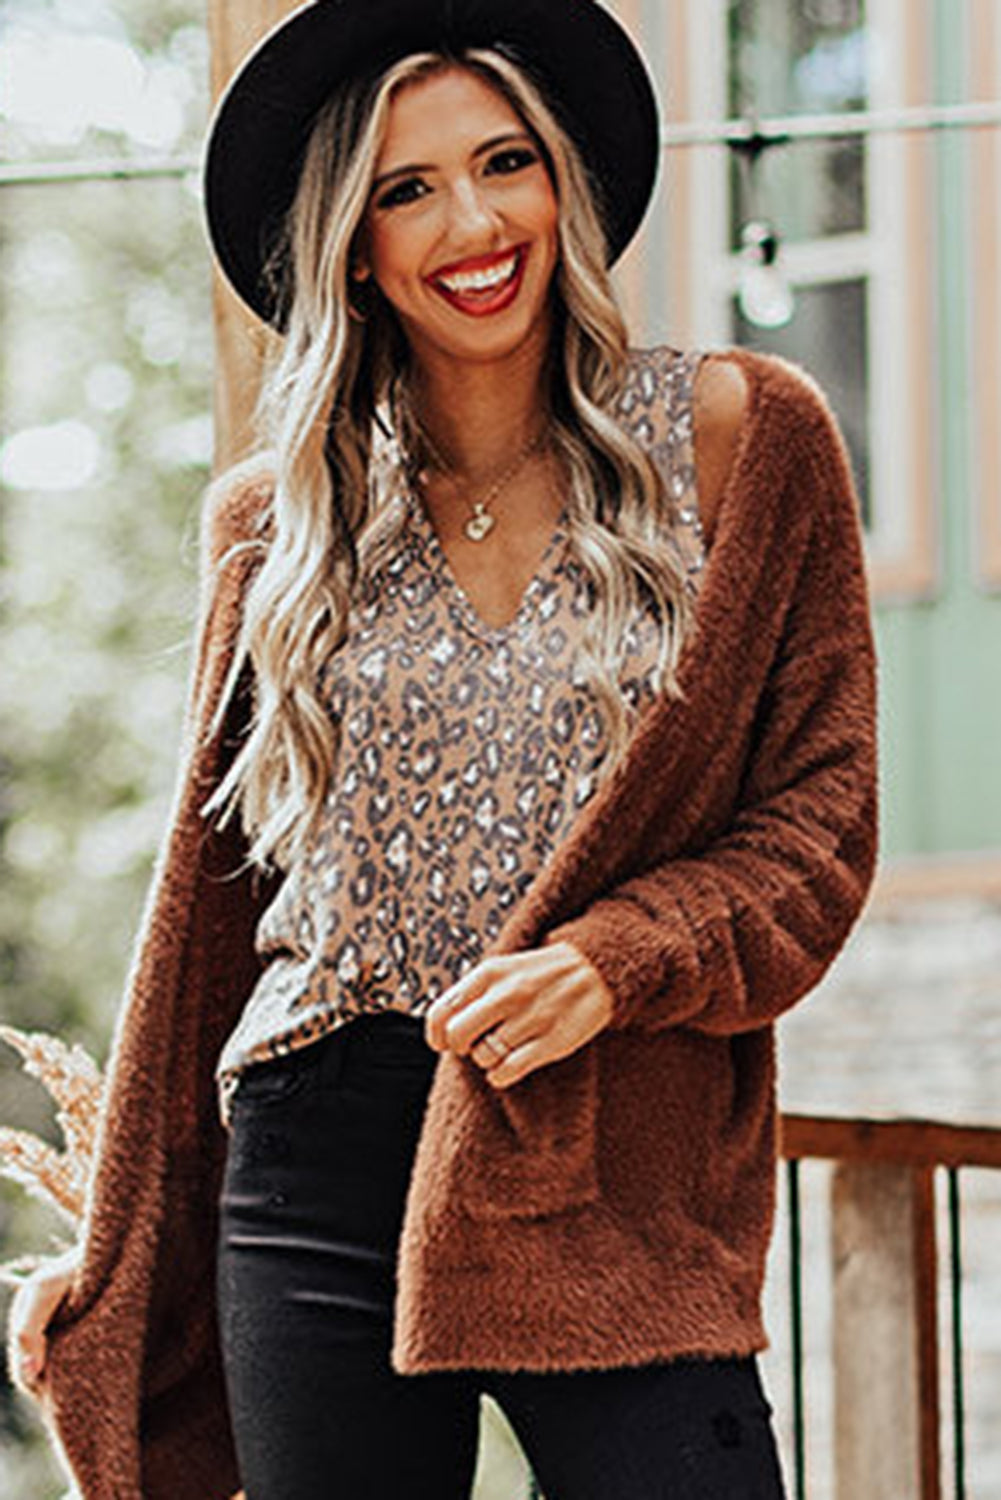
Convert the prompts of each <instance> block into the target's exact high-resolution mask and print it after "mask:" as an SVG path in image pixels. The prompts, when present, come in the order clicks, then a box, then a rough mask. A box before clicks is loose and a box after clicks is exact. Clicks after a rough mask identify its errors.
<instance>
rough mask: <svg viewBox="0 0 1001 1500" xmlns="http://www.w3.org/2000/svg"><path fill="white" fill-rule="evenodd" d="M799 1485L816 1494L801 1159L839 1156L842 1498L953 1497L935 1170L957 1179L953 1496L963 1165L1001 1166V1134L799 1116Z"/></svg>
mask: <svg viewBox="0 0 1001 1500" xmlns="http://www.w3.org/2000/svg"><path fill="white" fill-rule="evenodd" d="M782 1154H783V1156H784V1158H785V1162H786V1171H787V1174H788V1177H787V1185H788V1209H789V1212H788V1221H789V1235H790V1244H789V1252H790V1260H789V1264H790V1275H789V1287H790V1302H791V1308H790V1317H791V1331H792V1338H791V1348H792V1362H793V1408H794V1410H793V1424H794V1455H793V1458H794V1475H793V1480H794V1484H795V1490H794V1494H795V1497H796V1500H807V1477H806V1463H805V1436H806V1413H805V1402H804V1396H803V1384H804V1383H803V1319H804V1308H803V1276H802V1222H801V1214H800V1167H801V1163H803V1162H804V1161H808V1160H826V1161H829V1162H833V1163H834V1164H835V1165H834V1172H833V1176H832V1181H831V1205H830V1206H831V1239H832V1246H831V1248H832V1267H833V1278H834V1286H833V1351H832V1358H833V1372H832V1373H833V1382H834V1472H835V1494H836V1500H859V1497H860V1496H865V1500H899V1497H901V1496H908V1497H913V1500H941V1497H942V1478H943V1475H942V1441H941V1433H942V1427H943V1421H942V1416H943V1387H944V1385H945V1383H946V1381H945V1378H944V1375H943V1371H942V1369H941V1361H940V1359H939V1311H940V1309H939V1259H940V1253H941V1247H940V1245H939V1238H940V1235H939V1229H938V1218H939V1215H938V1212H937V1207H936V1176H937V1174H940V1173H941V1174H944V1176H945V1188H946V1195H947V1197H946V1204H947V1220H948V1232H947V1235H946V1238H947V1240H948V1245H947V1247H946V1250H945V1253H946V1254H947V1255H948V1271H949V1277H948V1279H949V1288H950V1290H949V1301H950V1306H949V1309H948V1316H949V1323H948V1326H949V1342H950V1344H951V1359H950V1361H949V1371H948V1383H949V1386H950V1387H951V1389H950V1393H949V1399H950V1401H951V1409H952V1432H953V1441H952V1468H953V1479H952V1487H951V1493H952V1495H953V1496H954V1497H955V1500H966V1495H967V1488H966V1420H965V1419H966V1410H965V1399H964V1384H963V1302H962V1295H963V1257H962V1233H961V1230H962V1218H961V1206H962V1205H961V1173H962V1171H963V1169H964V1168H970V1167H987V1168H995V1169H997V1168H1001V1129H988V1128H975V1127H958V1126H951V1125H940V1124H935V1123H933V1122H931V1121H927V1120H894V1121H876V1120H852V1119H820V1118H814V1117H811V1116H806V1115H786V1116H784V1117H783V1121H782Z"/></svg>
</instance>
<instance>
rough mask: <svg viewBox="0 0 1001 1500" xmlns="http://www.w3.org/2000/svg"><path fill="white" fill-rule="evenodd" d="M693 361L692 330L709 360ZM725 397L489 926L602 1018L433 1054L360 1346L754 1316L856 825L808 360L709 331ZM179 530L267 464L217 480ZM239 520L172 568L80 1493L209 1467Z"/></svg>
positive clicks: (667, 1338) (862, 812)
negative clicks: (567, 814)
mask: <svg viewBox="0 0 1001 1500" xmlns="http://www.w3.org/2000/svg"><path fill="white" fill-rule="evenodd" d="M716 357H719V356H716ZM724 357H726V358H730V359H733V360H734V361H736V362H737V364H738V365H739V367H740V368H741V369H742V370H743V372H744V375H745V377H746V379H747V382H748V386H749V403H748V408H747V412H746V415H745V418H744V422H743V429H742V432H741V434H740V438H739V444H738V449H737V455H736V458H735V461H734V465H733V468H732V470H731V473H730V475H729V478H728V481H727V484H726V488H725V490H724V493H723V496H722V499H721V502H720V507H719V511H718V519H717V527H716V535H715V540H714V545H713V549H712V553H711V556H710V561H709V566H708V569H707V572H706V576H705V579H704V581H703V585H702V594H701V599H700V604H699V622H700V629H699V631H698V632H697V634H696V636H695V637H694V638H693V640H692V643H691V644H690V646H688V647H687V648H686V653H685V656H684V659H683V662H682V670H681V678H682V684H683V687H684V691H685V698H684V700H683V701H682V702H680V703H679V702H675V701H669V700H667V699H666V698H665V699H663V700H661V701H658V702H657V703H656V704H654V705H653V706H652V707H651V708H650V710H649V711H648V712H647V713H646V714H645V715H644V717H643V718H642V719H641V721H640V723H639V725H638V726H637V728H636V731H635V733H634V736H633V739H632V741H631V743H630V748H629V751H628V754H627V755H626V757H625V759H624V760H623V761H622V762H621V764H620V765H619V767H618V768H617V769H616V771H615V772H614V774H613V775H612V776H611V777H610V778H609V779H608V781H607V782H606V783H605V784H604V785H603V786H602V787H601V788H600V789H599V791H598V793H597V794H596V796H595V797H594V798H593V799H592V801H591V802H590V803H588V804H587V805H586V806H585V808H584V809H583V810H582V813H581V814H580V816H579V818H578V820H577V823H576V824H575V826H574V829H573V831H572V833H571V835H570V837H569V838H568V839H567V841H566V842H565V843H564V844H563V845H562V846H561V847H560V848H559V850H558V851H557V852H556V854H555V856H554V857H553V858H552V860H551V861H550V862H549V863H548V864H547V865H546V866H545V868H544V869H543V870H542V871H541V872H540V874H539V876H538V877H537V879H536V881H535V883H534V884H533V885H532V886H531V888H530V889H529V890H528V891H527V892H526V893H525V895H524V896H523V898H522V900H521V901H520V903H519V904H518V905H517V907H516V908H515V909H514V910H513V911H512V912H511V913H510V917H509V920H508V922H507V925H506V927H505V929H504V931H503V932H502V933H501V935H500V936H499V937H498V939H497V940H496V942H495V943H494V944H493V947H492V950H491V951H494V952H498V953H500V952H511V951H514V950H516V949H522V948H528V947H532V946H537V945H538V944H539V943H540V942H541V941H542V940H543V938H544V937H545V936H546V935H547V934H550V933H555V934H556V935H557V936H560V937H565V938H567V939H569V940H570V941H572V942H573V943H574V944H575V945H576V946H577V947H578V948H579V949H580V950H581V951H582V952H583V953H584V954H585V955H586V956H587V957H588V958H589V959H590V960H591V961H592V962H593V963H594V964H595V966H596V967H597V969H598V970H599V972H600V973H601V974H602V976H603V977H604V978H605V980H606V981H607V983H608V984H609V986H610V988H611V990H612V992H613V994H614V995H615V1002H616V1003H615V1013H614V1017H613V1021H612V1024H611V1026H610V1027H609V1028H608V1029H607V1030H606V1031H604V1032H603V1033H602V1034H601V1035H600V1036H599V1037H597V1038H596V1039H595V1040H594V1041H593V1042H591V1043H590V1044H588V1045H587V1046H586V1047H584V1048H582V1049H581V1050H579V1051H578V1052H577V1053H575V1054H574V1055H573V1056H571V1057H569V1058H566V1059H564V1060H562V1061H560V1062H557V1063H555V1064H552V1065H550V1066H548V1067H546V1068H543V1069H540V1070H539V1071H538V1072H536V1073H535V1074H533V1075H531V1076H530V1077H529V1078H527V1079H526V1080H524V1081H523V1082H522V1083H521V1084H519V1085H518V1086H517V1087H515V1088H513V1089H512V1090H510V1091H506V1092H500V1093H498V1092H497V1091H495V1090H494V1089H492V1088H491V1087H490V1085H489V1084H487V1083H486V1082H485V1081H484V1079H483V1076H482V1074H481V1072H480V1070H479V1069H478V1068H477V1067H475V1065H473V1064H472V1063H471V1062H470V1061H469V1060H468V1059H465V1058H457V1057H455V1056H454V1055H452V1054H445V1055H443V1056H442V1057H441V1058H440V1059H439V1063H438V1066H437V1071H436V1075H435V1079H434V1083H433V1086H432V1091H431V1095H430V1099H429V1103H428V1109H427V1114H426V1117H425V1121H424V1125H423V1130H422V1134H421V1137H420V1142H419V1146H418V1150H417V1157H416V1162H415V1166H414V1173H413V1179H412V1183H411V1188H410V1192H409V1195H408V1199H407V1207H406V1216H405V1224H404V1230H403V1238H402V1244H401V1250H400V1258H399V1296H398V1304H397V1311H396V1322H395V1345H394V1351H393V1360H394V1364H395V1367H396V1368H397V1369H398V1370H399V1371H400V1372H402V1373H404V1374H416V1373H418V1372H422V1371H430V1370H442V1369H451V1368H460V1367H489V1368H497V1369H508V1370H517V1369H532V1370H568V1369H574V1368H596V1367H608V1366H617V1365H634V1364H640V1363H643V1362H647V1361H652V1360H664V1359H670V1358H672V1357H675V1356H678V1355H682V1354H696V1355H707V1356H708V1355H733V1354H747V1353H750V1352H753V1351H756V1350H759V1349H761V1348H763V1347H764V1346H765V1344H766V1342H767V1341H766V1337H765V1333H764V1330H763V1327H762V1323H761V1317H760V1292H761V1286H762V1280H763V1275H764V1267H765V1256H766V1251H767V1247H768V1242H769V1238H770V1234H771V1227H772V1214H773V1202H774V1178H775V1159H776V1105H775V1062H774V1029H773V1023H774V1022H775V1020H776V1019H777V1017H778V1016H780V1015H781V1014H782V1012H783V1011H786V1010H788V1008H789V1007H790V1006H791V1005H792V1004H793V1003H794V1002H795V1001H797V1000H798V999H799V998H800V997H802V996H803V995H805V994H806V993H807V992H808V991H809V990H810V989H811V988H812V987H813V986H814V985H815V984H816V983H817V981H818V980H819V979H820V977H821V975H822V974H823V973H824V971H825V969H826V968H827V966H828V965H829V964H830V962H831V960H832V959H833V958H834V956H835V954H836V953H837V951H838V950H839V948H840V947H841V945H842V943H843V941H844V939H845V937H846V936H847V934H848V932H849V929H850V928H851V926H852V924H853V922H854V920H855V919H856V917H857V915H858V913H859V911H860V909H861V907H862V905H863V902H864V899H865V896H866V893H867V890H868V888H869V884H870V881H871V878H872V873H873V866H874V859H875V844H876V753H875V702H874V700H875V683H874V677H875V673H874V653H873V642H872V634H871V628H870V619H869V606H868V598H867V590H866V582H865V569H864V561H863V553H862V546H861V535H860V526H859V519H858V510H857V502H856V498H855V494H854V492H853V487H852V482H851V477H850V471H849V467H848V463H847V459H846V454H845V450H844V445H843V442H842V439H841V437H840V434H839V433H838V430H837V427H836V424H835V421H834V419H833V417H832V415H831V413H830V410H829V408H828V406H827V404H826V402H825V400H824V398H823V396H822V395H821V394H820V393H819V392H818V390H817V389H816V387H815V386H814V385H813V384H812V382H810V381H809V380H808V379H807V378H806V377H804V376H803V374H802V373H801V372H800V371H798V370H797V369H795V368H794V367H793V366H790V365H787V364H785V363H783V362H780V361H778V360H776V359H773V358H769V357H765V356H761V355H754V354H750V353H747V352H744V351H739V350H733V351H727V352H726V354H725V356H724ZM211 494H212V496H213V498H214V502H215V503H214V504H213V505H211V506H210V507H207V510H206V520H205V525H204V549H205V550H204V555H205V556H206V557H207V558H208V559H209V560H211V561H212V562H213V564H214V563H216V562H218V560H219V559H220V557H221V556H222V555H223V553H224V552H226V550H227V549H228V547H229V546H230V545H231V543H232V542H233V541H234V540H237V539H239V538H240V537H246V536H247V535H249V534H250V533H251V532H252V531H253V529H254V526H255V523H256V521H257V519H258V518H259V516H260V513H261V508H262V506H263V505H266V503H267V486H266V484H262V483H260V482H258V483H257V484H254V483H253V482H250V481H248V480H246V479H244V480H242V481H240V482H236V483H231V484H229V485H222V486H218V485H217V486H216V487H215V488H214V490H213V491H212V492H211ZM251 566H252V563H251V560H250V555H249V553H247V552H244V553H243V554H241V555H239V556H238V557H237V558H236V560H234V561H233V562H231V563H229V564H228V565H227V567H226V568H225V570H222V571H221V572H219V573H218V575H217V576H216V575H215V574H214V573H213V571H212V570H210V569H206V571H205V574H204V577H205V579H206V582H205V588H204V595H203V605H202V611H201V621H200V627H199V635H198V639H197V649H196V658H195V666H194V677H193V682H192V689H191V696H190V703H189V710H188V715H187V719H186V725H185V738H184V746H183V754H182V759H181V767H180V772H179V778H178V784H177V791H176V795H175V800H174V805H173V810H172V815H171V818H170V824H169V828H168V831H167V835H166V837H165V839H164V843H163V847H162V849H161V852H160V855H159V858H158V861H157V866H156V870H155V873H154V878H153V882H152V886H151V889H150V894H149V898H148V901H147V907H146V911H145V915H144V918H143V922H142V926H141V931H140V934H139V939H138V943H137V948H136V953H135V956H134V959H133V963H132V968H131V974H130V978H129V983H128V992H127V998H126V1002H125V1004H124V1005H123V1007H122V1010H121V1012H120V1017H119V1021H118V1025H117V1029H116V1033H115V1037H114V1040H113V1046H112V1058H111V1064H110V1067H109V1086H108V1100H107V1108H106V1110H105V1112H104V1116H103V1126H102V1135H101V1141H100V1147H99V1153H98V1162H97V1168H96V1171H95V1174H94V1179H93V1183H92V1191H91V1203H90V1211H89V1214H88V1221H87V1226H86V1239H85V1255H84V1258H83V1263H82V1267H81V1271H80V1273H79V1275H78V1277H77V1280H76V1282H75V1283H74V1285H73V1287H72V1289H71V1291H70V1294H69V1296H68V1298H67V1299H66V1300H65V1301H64V1303H63V1305H62V1307H61V1309H60V1311H59V1313H58V1314H57V1319H56V1321H55V1323H54V1325H53V1327H52V1330H51V1342H50V1351H49V1360H48V1367H47V1379H46V1383H45V1389H44V1397H43V1410H44V1411H45V1414H46V1416H47V1419H48V1420H49V1422H50V1424H51V1426H52V1429H53V1432H54V1434H55V1435H56V1438H57V1441H58V1442H59V1444H60V1446H61V1449H62V1451H63V1453H64V1456H65V1458H66V1461H67V1463H68V1464H69V1465H70V1466H71V1468H72V1471H73V1473H74V1475H75V1476H76V1478H77V1480H78V1483H79V1486H80V1490H81V1493H82V1495H83V1496H84V1497H85V1500H139V1497H143V1500H227V1497H229V1496H231V1495H232V1493H233V1491H234V1490H236V1489H237V1488H238V1477H237V1471H236V1465H235V1459H234V1454H233V1446H232V1439H231V1435H230V1431H229V1425H228V1417H227V1411H226V1404H225V1394H224V1388H223V1384H222V1379H221V1370H220V1360H219V1351H218V1346H217V1340H216V1332H215V1306H214V1255H215V1232H216V1222H217V1211H216V1202H217V1194H218V1191H219V1184H220V1174H221V1169H222V1164H223V1160H224V1152H225V1136H224V1134H223V1131H222V1129H221V1127H220V1125H219V1123H218V1119H217V1114H216V1099H215V1089H214V1081H213V1066H214V1063H215V1060H216V1057H217V1055H218V1052H219V1049H220V1047H221V1045H222V1043H223V1040H224V1038H225V1037H226V1035H227V1033H228V1032H229V1030H230V1028H231V1027H232V1026H233V1025H234V1024H235V1021H236V1019H237V1016H238V1014H239V1011H240V1009H241V1007H242V1005H243V1003H244V1001H245V999H246V996H247V995H248V994H249V992H250V989H251V987H252V985H253V984H254V981H255V979H256V977H257V972H258V970H257V959H256V957H255V953H254V947H253V936H254V928H255V924H256V922H257V919H258V917H259V916H260V914H261V912H262V910H263V909H264V906H265V905H266V904H267V902H268V901H269V900H270V899H271V897H272V896H273V894H274V886H273V884H272V883H271V882H268V881H264V880H262V879H261V878H260V877H259V876H257V877H255V876H253V875H250V874H247V873H241V874H235V873H234V872H236V871H237V869H238V867H239V866H240V865H241V861H242V854H243V846H242V844H241V841H240V837H239V832H238V830H230V831H227V832H226V833H224V834H222V833H220V832H219V831H218V830H216V829H213V828H210V827H209V826H208V825H207V824H206V822H205V821H204V820H203V819H202V818H200V816H199V813H198V808H199V806H200V804H201V803H202V802H203V801H204V799H205V798H206V796H207V795H208V793H209V791H210V789H211V788H212V787H213V785H215V784H216V783H217V780H218V777H219V775H220V770H221V767H222V766H223V764H224V763H225V759H226V756H227V754H229V753H231V751H232V746H233V741H234V737H235V736H236V735H237V734H238V733H239V730H240V722H239V720H240V719H241V718H242V717H243V716H244V715H245V713H246V705H247V698H246V694H243V695H242V699H241V700H240V701H239V702H238V704H237V706H236V708H235V710H234V713H233V714H232V715H231V721H230V723H229V724H228V725H227V726H226V728H225V730H224V732H223V734H222V735H220V736H216V737H215V738H209V737H207V735H206V733H205V729H206V725H207V724H208V722H209V720H210V718H211V714H212V709H213V705H214V704H215V703H216V702H217V701H218V695H219V692H220V687H221V685H222V682H223V680H224V677H225V673H226V669H227V665H228V663H229V661H230V659H231V653H232V649H233V643H234V638H235V630H236V626H237V622H238V618H239V611H240V603H241V595H242V590H243V589H244V587H245V585H246V581H247V577H248V574H249V571H250V568H251Z"/></svg>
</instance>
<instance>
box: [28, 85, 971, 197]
mask: <svg viewBox="0 0 1001 1500" xmlns="http://www.w3.org/2000/svg"><path fill="white" fill-rule="evenodd" d="M998 126H1001V101H999V100H988V101H985V102H982V103H977V104H945V105H940V106H935V107H931V108H924V107H920V108H919V107H915V108H907V109H883V110H854V111H845V112H843V113H841V114H814V115H778V116H775V117H773V118H768V119H760V120H759V119H756V118H754V117H753V116H747V117H744V118H742V119H734V120H724V121H722V122H708V121H704V122H702V123H698V122H695V123H692V124H690V125H665V126H664V127H663V129H662V131H661V143H662V145H663V147H664V149H665V150H673V149H676V148H678V147H684V146H733V147H737V148H743V150H744V151H745V152H746V151H748V150H750V151H757V152H759V153H760V152H761V151H763V150H765V149H766V148H767V147H769V146H786V145H790V144H792V143H793V142H795V141H820V140H835V139H838V138H841V139H847V138H851V137H853V136H870V135H881V134H893V133H900V132H915V131H937V130H978V129H992V128H997V127H998ZM199 171H200V162H199V161H198V159H197V158H196V157H193V156H191V157H166V158H152V157H135V158H129V159H125V160H120V159H115V158H103V159H102V158H98V159H96V160H94V159H92V160H89V161H87V160H83V161H29V162H0V188H3V187H22V186H38V185H40V184H44V183H50V182H85V181H90V180H106V179H112V180H118V181H127V180H129V179H133V178H155V177H187V176H190V175H192V174H196V173H198V172H199Z"/></svg>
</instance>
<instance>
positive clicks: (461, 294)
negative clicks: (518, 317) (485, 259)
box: [429, 245, 527, 312]
mask: <svg viewBox="0 0 1001 1500" xmlns="http://www.w3.org/2000/svg"><path fill="white" fill-rule="evenodd" d="M526 259H527V250H526V248H525V246H523V245H522V246H519V247H518V248H517V249H515V250H512V251H511V252H510V253H509V254H508V255H505V256H504V257H503V258H502V259H498V260H495V261H494V262H493V263H492V264H490V265H485V266H484V265H481V266H476V267H475V268H474V267H470V269H469V270H466V271H462V270H458V269H457V270H454V271H448V272H439V273H438V275H436V276H432V277H429V281H430V284H431V285H432V286H433V287H434V288H435V290H436V291H438V292H440V293H441V294H442V295H443V296H444V297H445V298H446V300H447V301H448V302H450V303H451V304H452V306H453V307H458V308H460V309H461V310H462V311H464V312H494V311H499V310H500V309H501V308H503V307H506V306H508V305H509V304H510V302H512V301H513V300H514V298H515V297H516V296H517V293H518V290H519V288H520V286H521V281H522V275H523V272H524V268H525V261H526Z"/></svg>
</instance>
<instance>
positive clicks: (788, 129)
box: [661, 99, 1001, 151]
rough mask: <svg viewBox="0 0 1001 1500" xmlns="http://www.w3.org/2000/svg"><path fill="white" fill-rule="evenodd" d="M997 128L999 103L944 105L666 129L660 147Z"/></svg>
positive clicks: (1000, 115) (748, 144)
mask: <svg viewBox="0 0 1001 1500" xmlns="http://www.w3.org/2000/svg"><path fill="white" fill-rule="evenodd" d="M999 125H1001V100H997V99H991V100H986V101H984V102H981V103H977V104H943V105H937V106H914V107H908V108H902V109H870V110H844V111H842V112H841V113H840V114H813V115H810V114H804V115H776V116H774V117H770V118H766V119H757V118H755V117H754V116H745V117H744V118H741V119H734V120H724V121H723V122H722V123H719V122H716V123H713V122H708V121H706V122H702V123H699V122H697V121H696V122H693V123H692V124H690V125H665V126H664V127H663V128H662V130H661V144H662V145H663V146H664V147H665V149H672V148H675V147H679V146H738V147H741V146H742V147H743V148H744V149H745V150H748V149H754V148H757V149H758V150H759V151H760V150H763V149H764V148H766V147H768V146H786V145H789V144H791V143H792V142H794V141H822V140H838V139H842V140H846V139H851V137H853V136H869V135H892V134H903V133H908V132H916V131H937V130H988V129H996V128H997V127H998V126H999Z"/></svg>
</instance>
